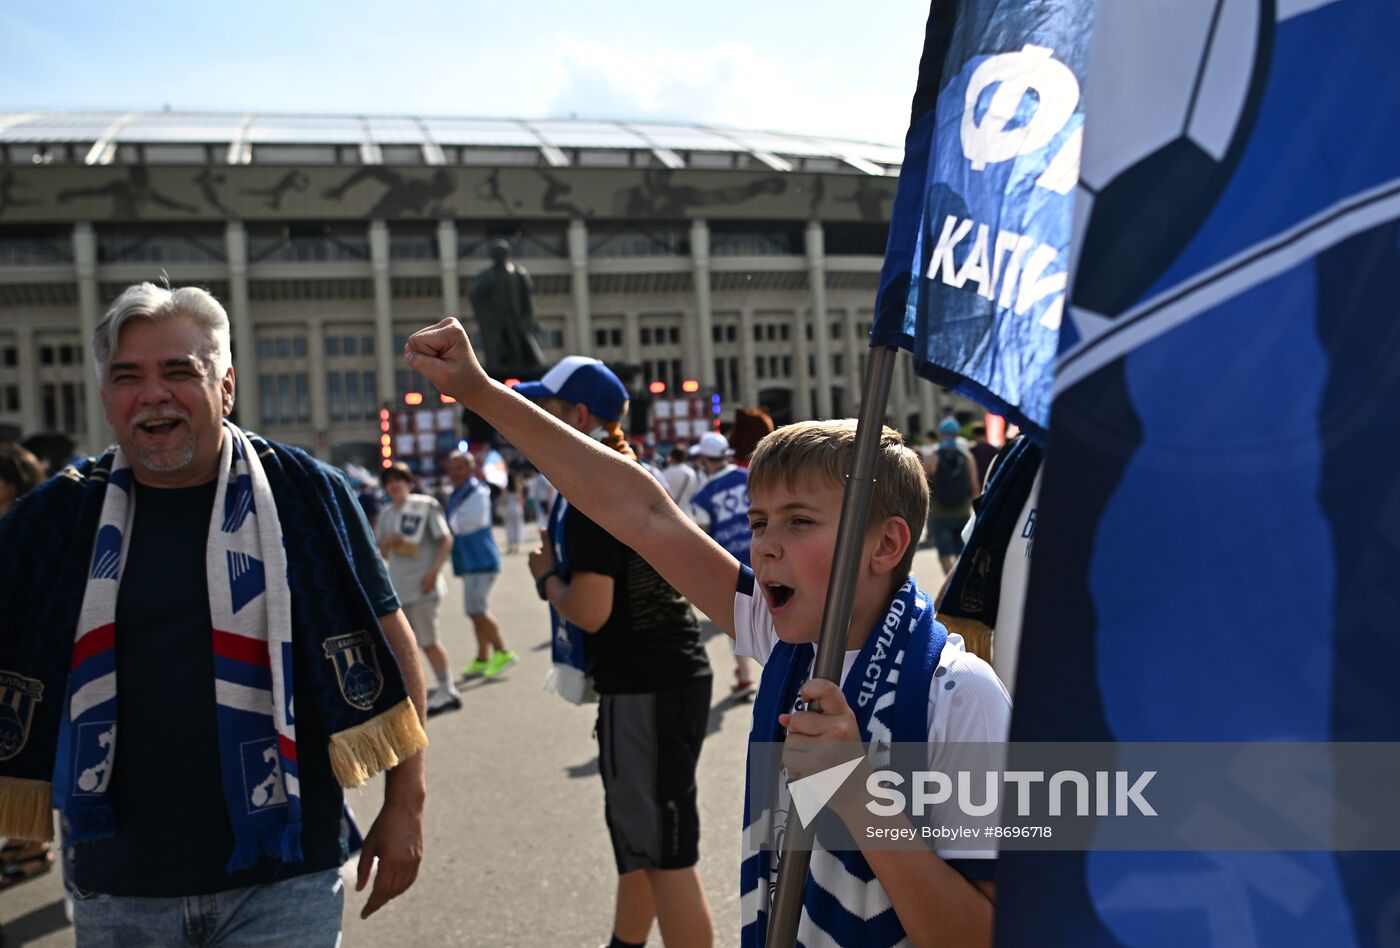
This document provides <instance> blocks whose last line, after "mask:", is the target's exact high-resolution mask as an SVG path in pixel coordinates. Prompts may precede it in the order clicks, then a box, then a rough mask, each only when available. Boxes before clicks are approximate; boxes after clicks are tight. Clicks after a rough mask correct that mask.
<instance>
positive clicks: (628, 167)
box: [0, 111, 949, 463]
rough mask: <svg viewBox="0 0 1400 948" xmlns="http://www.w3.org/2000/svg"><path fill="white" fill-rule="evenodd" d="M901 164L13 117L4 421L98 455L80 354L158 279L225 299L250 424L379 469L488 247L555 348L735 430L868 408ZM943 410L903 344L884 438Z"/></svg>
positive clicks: (1, 267)
mask: <svg viewBox="0 0 1400 948" xmlns="http://www.w3.org/2000/svg"><path fill="white" fill-rule="evenodd" d="M901 157H902V155H901V152H900V150H899V149H898V148H893V147H886V146H880V145H872V144H866V143H858V142H848V141H839V140H834V139H827V138H818V137H810V136H801V135H786V134H776V133H769V132H753V131H740V130H735V129H722V128H714V127H698V126H682V125H662V124H649V123H637V122H629V123H623V122H590V121H575V120H567V121H566V120H547V121H523V120H521V121H517V120H481V119H463V118H429V117H422V118H420V117H413V116H363V117H355V116H327V115H273V114H255V115H249V114H218V113H184V112H46V111H8V112H0V428H5V429H8V433H9V435H10V436H13V435H14V434H16V432H18V433H22V434H24V435H28V434H31V433H35V432H43V431H58V432H65V433H68V434H70V435H71V436H73V438H74V439H75V440H76V441H77V442H78V443H79V444H80V445H81V446H82V447H84V448H87V449H89V450H93V449H98V448H100V447H101V446H102V445H104V444H105V443H106V442H107V441H108V440H109V437H110V435H109V432H108V430H107V427H106V424H105V422H104V420H103V416H102V409H101V404H100V401H99V398H98V393H97V389H96V386H95V385H94V384H93V383H94V378H93V371H92V368H91V365H90V360H89V359H88V348H87V341H88V339H89V337H90V336H91V333H92V330H93V328H94V327H95V325H96V323H97V321H98V320H99V319H100V318H101V315H102V313H103V312H104V310H105V308H106V306H107V304H108V303H109V302H110V300H111V299H112V298H113V297H114V296H115V295H116V294H117V293H118V292H119V291H120V290H121V289H122V288H124V287H125V286H127V285H128V284H130V283H133V282H137V281H141V280H158V279H160V278H161V275H162V274H165V275H167V276H168V278H169V280H170V282H171V283H172V284H173V285H184V284H197V285H201V286H205V287H208V288H209V289H210V290H211V291H212V292H213V293H214V294H215V295H216V296H217V297H219V299H220V300H221V301H223V302H224V304H225V306H226V307H227V308H228V310H229V315H230V318H231V320H232V324H233V342H234V349H235V353H236V366H237V370H238V378H239V386H238V406H237V413H238V417H239V418H240V420H241V421H242V422H243V423H244V424H246V425H248V426H250V427H254V428H256V429H257V430H259V431H261V432H263V433H265V434H267V435H269V436H271V437H274V438H277V439H280V440H284V441H288V442H291V443H295V444H301V445H303V446H306V447H308V448H310V449H312V450H314V451H315V452H316V453H317V454H318V455H320V456H322V457H324V458H326V459H328V460H333V461H335V462H337V463H340V462H343V461H346V460H364V459H369V458H373V457H377V456H378V452H379V410H380V408H381V406H384V405H394V406H401V405H402V404H403V402H404V399H405V396H407V395H409V394H410V393H413V392H421V389H422V387H423V386H425V385H426V383H425V382H423V381H422V380H421V379H418V378H416V377H415V376H412V375H411V374H410V373H409V372H408V371H406V370H405V368H404V367H403V364H402V361H401V359H400V357H399V353H400V351H401V349H402V346H403V340H404V337H405V336H407V335H408V334H409V333H410V332H412V331H413V330H415V329H418V328H420V327H421V326H423V325H425V324H427V323H431V322H434V321H436V320H437V319H439V318H440V317H441V316H442V315H443V314H444V313H452V314H459V315H461V316H462V317H463V319H464V322H466V323H467V325H468V329H469V330H471V329H472V321H471V319H470V315H471V314H470V312H469V309H470V307H469V305H468V304H467V290H468V288H469V286H470V283H471V280H472V278H473V276H475V274H476V273H477V272H479V271H480V270H481V269H482V268H484V267H485V266H487V265H489V260H488V256H487V251H488V246H489V244H490V242H491V240H493V239H494V238H496V237H504V238H508V239H509V240H510V242H511V244H512V247H513V248H514V257H515V260H516V262H517V263H518V264H520V265H522V266H524V267H525V268H526V269H527V270H528V271H529V273H530V275H531V277H532V279H533V281H534V288H535V310H536V313H537V316H538V319H539V322H540V324H541V327H542V329H543V335H544V343H545V355H546V358H548V359H550V360H553V359H557V358H559V357H560V356H563V355H565V354H568V353H571V352H572V353H583V354H587V355H592V356H596V357H598V358H600V359H603V360H605V361H607V362H609V363H610V364H613V365H618V366H630V367H635V372H634V373H633V379H634V383H640V385H641V387H643V388H659V387H660V386H661V385H664V387H665V391H666V392H667V393H672V392H676V391H677V390H678V389H679V388H680V387H681V386H682V384H683V383H684V382H686V381H692V380H693V381H695V382H698V383H699V384H700V386H701V387H702V390H703V391H704V392H707V393H708V392H716V393H718V394H719V396H720V404H721V405H722V406H723V411H724V414H725V415H726V416H728V415H729V414H730V412H729V409H730V408H731V407H732V406H733V405H736V404H739V405H749V406H753V405H767V406H768V407H769V408H770V409H771V410H772V413H773V414H774V417H775V419H776V420H777V421H779V422H780V423H781V422H786V421H792V420H798V419H803V418H809V417H828V416H841V415H847V414H853V413H854V412H855V411H856V409H857V407H858V402H859V397H860V380H861V378H862V377H863V376H862V369H863V365H864V362H865V352H866V346H867V342H866V337H867V333H868V331H869V328H870V321H871V312H872V307H873V303H874V298H875V290H876V286H877V283H878V277H879V271H880V266H881V262H882V257H883V253H884V244H885V233H886V229H887V225H888V222H889V215H890V208H891V204H892V201H893V198H894V192H895V185H896V182H897V175H898V171H899V163H900V160H901ZM657 383H660V385H658V384H657ZM421 393H422V394H423V396H424V398H425V400H426V401H427V403H428V404H437V403H438V398H439V396H438V393H436V392H433V391H431V390H429V391H426V392H421ZM948 398H949V396H948V395H947V393H940V392H939V391H938V390H937V389H936V388H935V387H933V386H930V385H927V384H917V385H916V384H915V379H914V377H913V373H912V371H911V367H910V366H909V364H908V362H907V356H903V355H902V356H901V363H900V366H899V369H898V371H897V375H896V378H895V380H894V386H893V391H892V394H891V398H890V411H889V417H890V419H891V420H892V422H893V423H895V424H897V425H899V426H900V427H902V428H904V430H906V431H907V432H921V431H925V430H928V429H929V428H931V427H932V426H933V425H934V423H935V420H936V412H937V410H938V409H939V408H940V407H941V406H940V405H939V404H938V402H939V401H940V400H947V399H948Z"/></svg>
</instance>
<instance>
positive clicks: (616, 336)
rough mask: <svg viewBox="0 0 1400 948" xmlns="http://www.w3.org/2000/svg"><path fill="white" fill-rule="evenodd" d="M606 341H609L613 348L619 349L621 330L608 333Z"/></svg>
mask: <svg viewBox="0 0 1400 948" xmlns="http://www.w3.org/2000/svg"><path fill="white" fill-rule="evenodd" d="M608 339H609V341H611V342H612V344H613V345H614V346H617V347H619V348H621V346H622V330H621V329H614V330H612V332H610V333H609V334H608Z"/></svg>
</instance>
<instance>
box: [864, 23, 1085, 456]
mask: <svg viewBox="0 0 1400 948" xmlns="http://www.w3.org/2000/svg"><path fill="white" fill-rule="evenodd" d="M1094 8H1095V4H1094V2H1093V0H1036V2H1020V3H1010V2H1007V0H961V2H956V3H950V2H935V3H934V4H933V6H932V10H931V12H930V14H929V20H928V25H927V28H926V33H925V40H924V52H923V59H922V62H921V63H920V68H919V83H918V88H917V90H916V92H915V96H914V104H913V114H912V118H911V121H910V126H909V132H908V135H907V136H906V139H905V158H904V165H903V169H902V170H901V173H900V181H899V189H898V192H897V195H896V198H895V205H894V211H893V215H892V219H891V223H890V237H889V244H888V249H887V251H886V254H885V264H884V269H883V272H882V273H881V277H880V292H879V296H878V298H877V301H876V312H875V322H874V326H873V328H872V331H871V345H883V346H893V347H896V348H901V349H908V350H910V351H911V352H912V353H913V355H914V361H915V366H916V368H917V370H918V372H919V374H920V375H922V376H924V377H925V378H928V379H931V380H932V381H934V382H937V383H938V384H941V385H944V386H947V387H950V388H954V389H956V390H957V391H958V392H960V393H962V394H964V395H967V396H968V397H970V398H974V399H976V400H977V401H979V402H981V403H982V404H984V405H986V406H987V407H988V408H990V409H992V410H993V411H995V412H997V413H999V414H1003V415H1005V416H1007V417H1008V418H1010V419H1012V420H1013V421H1015V422H1017V423H1018V424H1020V425H1021V426H1022V428H1024V429H1026V430H1027V431H1028V432H1030V433H1031V434H1032V435H1033V436H1035V437H1037V438H1039V437H1040V436H1041V435H1043V433H1044V431H1045V428H1046V426H1047V425H1048V423H1049V416H1050V389H1051V379H1052V373H1053V369H1054V362H1055V353H1056V346H1057V342H1058V338H1059V330H1060V322H1061V319H1062V318H1063V314H1064V305H1065V290H1066V286H1067V280H1068V274H1069V262H1068V248H1069V245H1070V227H1071V221H1072V217H1073V200H1074V187H1075V183H1076V181H1077V180H1078V174H1079V155H1080V148H1081V142H1082V137H1083V131H1084V96H1083V86H1084V80H1085V71H1086V68H1087V65H1088V51H1089V33H1090V27H1091V25H1092V23H1093V19H1094Z"/></svg>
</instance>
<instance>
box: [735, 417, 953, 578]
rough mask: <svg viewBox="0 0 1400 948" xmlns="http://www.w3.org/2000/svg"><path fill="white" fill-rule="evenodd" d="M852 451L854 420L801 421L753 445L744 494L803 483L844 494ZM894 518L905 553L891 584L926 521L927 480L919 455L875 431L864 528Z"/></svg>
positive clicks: (889, 431)
mask: <svg viewBox="0 0 1400 948" xmlns="http://www.w3.org/2000/svg"><path fill="white" fill-rule="evenodd" d="M855 448H856V421H855V419H854V418H846V419H843V420H840V421H804V422H800V423H799V424H795V425H788V426H786V427H784V428H779V429H778V430H777V431H774V432H773V433H772V434H770V435H767V436H765V437H764V438H763V440H762V441H760V442H758V447H757V448H755V449H754V452H753V457H752V458H751V459H750V461H749V490H750V491H751V492H752V491H761V490H763V489H764V488H765V487H768V486H771V485H775V484H778V483H782V484H783V485H784V486H786V487H787V489H788V490H796V489H797V488H798V487H800V485H801V482H802V481H803V480H804V479H806V478H813V479H815V480H817V481H818V482H824V483H830V484H832V485H833V486H835V487H838V488H841V489H844V488H845V485H846V475H847V473H849V472H850V469H851V459H852V457H853V456H854V455H855ZM890 517H898V518H900V519H901V520H903V521H904V522H905V523H907V524H908V525H909V549H908V550H906V551H905V553H904V558H903V559H901V560H900V561H899V568H898V569H896V570H895V576H894V579H895V581H896V582H897V583H902V582H904V580H905V578H907V577H908V575H909V568H910V566H911V565H912V564H913V562H914V550H915V549H916V548H917V546H918V543H919V536H920V534H921V533H922V532H923V529H924V522H925V520H926V519H927V518H928V480H927V479H926V478H925V477H924V467H923V464H922V463H920V461H919V456H918V455H917V454H915V453H914V451H913V450H912V449H910V448H909V447H908V446H906V445H905V443H904V436H903V435H901V434H900V433H899V432H898V431H895V430H894V429H893V428H883V429H882V430H881V432H880V448H879V451H878V453H877V454H876V456H875V493H874V496H873V497H872V498H871V501H870V518H869V520H867V521H866V527H867V529H868V528H869V527H873V526H875V525H876V524H880V523H884V522H885V520H887V519H888V518H890Z"/></svg>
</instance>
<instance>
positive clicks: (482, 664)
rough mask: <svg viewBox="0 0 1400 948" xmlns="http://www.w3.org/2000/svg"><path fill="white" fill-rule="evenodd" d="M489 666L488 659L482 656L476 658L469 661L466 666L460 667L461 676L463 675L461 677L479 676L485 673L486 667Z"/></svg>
mask: <svg viewBox="0 0 1400 948" xmlns="http://www.w3.org/2000/svg"><path fill="white" fill-rule="evenodd" d="M490 667H491V663H490V662H489V661H488V660H486V659H484V658H478V659H477V660H476V661H474V662H472V663H471V664H470V665H468V666H467V667H466V668H464V669H462V677H463V678H480V677H481V676H482V675H484V674H486V669H488V668H490Z"/></svg>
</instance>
